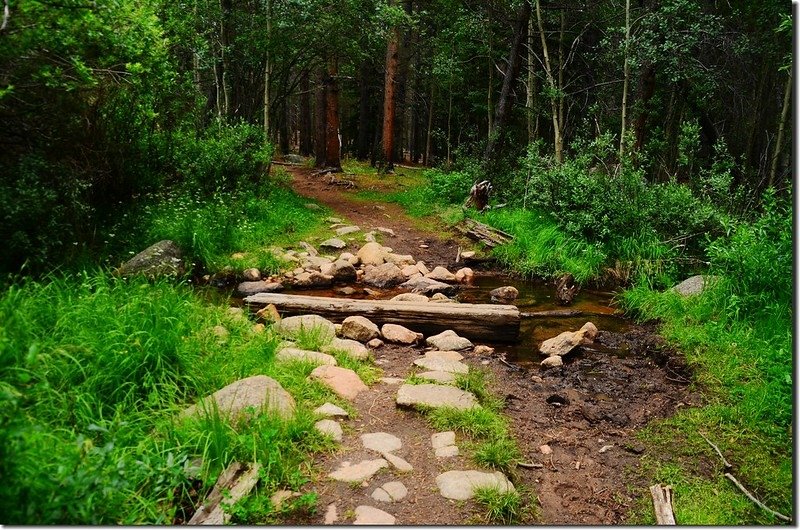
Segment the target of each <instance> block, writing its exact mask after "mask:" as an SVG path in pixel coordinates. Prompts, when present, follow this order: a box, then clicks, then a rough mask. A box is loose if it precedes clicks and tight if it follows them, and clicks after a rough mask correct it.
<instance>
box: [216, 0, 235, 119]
mask: <svg viewBox="0 0 800 530" xmlns="http://www.w3.org/2000/svg"><path fill="white" fill-rule="evenodd" d="M219 8H220V12H221V17H220V32H219V39H220V50H221V54H220V55H221V58H222V97H223V104H222V115H223V116H225V117H226V118H227V117H228V116H229V115H230V109H231V86H230V75H231V74H230V60H229V59H228V46H229V45H230V40H231V39H230V18H231V10H232V8H233V7H232V0H219Z"/></svg>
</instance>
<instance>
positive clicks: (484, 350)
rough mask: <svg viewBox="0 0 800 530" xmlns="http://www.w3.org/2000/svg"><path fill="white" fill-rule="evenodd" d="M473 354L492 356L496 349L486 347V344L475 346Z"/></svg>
mask: <svg viewBox="0 0 800 530" xmlns="http://www.w3.org/2000/svg"><path fill="white" fill-rule="evenodd" d="M472 353H474V354H475V355H492V354H493V353H494V348H492V347H491V346H486V345H484V344H480V345H478V346H475V349H474V350H472Z"/></svg>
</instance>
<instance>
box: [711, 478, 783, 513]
mask: <svg viewBox="0 0 800 530" xmlns="http://www.w3.org/2000/svg"><path fill="white" fill-rule="evenodd" d="M725 478H727V479H728V480H730V481H731V482H733V483H734V484H736V487H737V488H739V489H740V490H741V491H742V493H744V494H745V495H747V498H748V499H750V500H751V501H753V502H754V503H755V504H756V506H758V507H759V508H761V509H762V510H764V511H765V512H769V513H771V514H772V515H774V516H775V517H777V518H778V519H780V520H781V521H786V522H791V521H792V518H791V517H787V516H785V515H783V514H782V513H779V512H776V511H775V510H772V509H770V508H768V507H767V506H766V505H765V504H764V503H763V502H761V501H760V500H758V499H756V498H755V496H754V495H753V494H752V493H750V492H749V491H747V488H745V487H744V486H742V484H741V483H740V482H739V481H738V480H736V477H734V476H733V475H731V474H730V473H725Z"/></svg>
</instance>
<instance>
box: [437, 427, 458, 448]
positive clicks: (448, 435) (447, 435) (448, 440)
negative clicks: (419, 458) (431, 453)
mask: <svg viewBox="0 0 800 530" xmlns="http://www.w3.org/2000/svg"><path fill="white" fill-rule="evenodd" d="M455 444H456V433H455V432H454V431H444V432H436V433H433V434H432V435H431V445H432V446H433V448H434V449H440V448H442V447H447V446H448V445H455Z"/></svg>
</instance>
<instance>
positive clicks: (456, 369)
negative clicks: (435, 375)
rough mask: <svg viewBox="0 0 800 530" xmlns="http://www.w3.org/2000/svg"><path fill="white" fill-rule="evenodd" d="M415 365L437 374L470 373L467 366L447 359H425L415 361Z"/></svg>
mask: <svg viewBox="0 0 800 530" xmlns="http://www.w3.org/2000/svg"><path fill="white" fill-rule="evenodd" d="M414 364H415V365H416V366H421V367H422V368H425V369H427V370H432V371H435V372H450V373H452V374H466V373H467V372H469V366H467V365H466V364H464V363H460V362H458V361H448V360H446V359H436V358H431V357H423V358H422V359H417V360H416V361H414Z"/></svg>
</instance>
